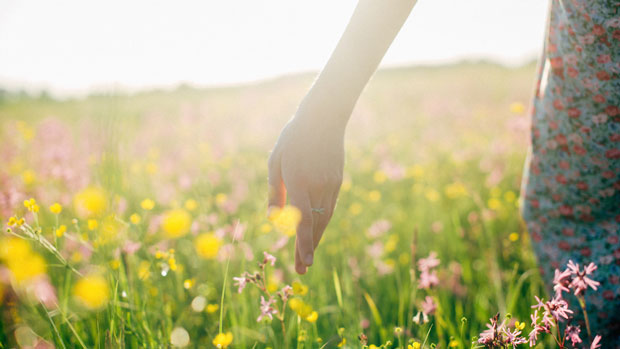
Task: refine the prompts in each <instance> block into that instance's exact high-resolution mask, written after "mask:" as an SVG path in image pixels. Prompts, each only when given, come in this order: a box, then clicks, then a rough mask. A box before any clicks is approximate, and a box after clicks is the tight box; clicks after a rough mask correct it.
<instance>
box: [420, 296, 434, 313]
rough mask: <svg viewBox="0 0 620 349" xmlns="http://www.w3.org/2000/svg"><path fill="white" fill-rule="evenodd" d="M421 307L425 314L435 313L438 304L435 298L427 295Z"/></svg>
mask: <svg viewBox="0 0 620 349" xmlns="http://www.w3.org/2000/svg"><path fill="white" fill-rule="evenodd" d="M421 307H422V312H423V313H424V314H428V315H433V314H434V313H435V310H436V309H437V304H435V301H434V300H433V298H431V297H430V296H426V298H424V301H422V304H421Z"/></svg>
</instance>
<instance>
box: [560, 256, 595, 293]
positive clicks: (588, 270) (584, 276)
mask: <svg viewBox="0 0 620 349" xmlns="http://www.w3.org/2000/svg"><path fill="white" fill-rule="evenodd" d="M568 269H569V270H570V272H571V274H572V275H573V276H574V277H573V281H572V282H571V286H572V287H573V288H574V290H575V296H578V295H580V294H583V293H584V292H585V291H586V290H587V289H588V287H591V288H592V289H593V290H596V287H597V286H599V285H600V284H601V283H600V282H598V281H594V280H592V279H590V278H589V277H588V275H591V274H592V273H593V272H594V271H595V270H596V269H597V266H596V264H594V263H590V264H588V265H587V266H585V267H584V268H583V271H581V270H579V264H575V263H573V261H572V260H569V261H568Z"/></svg>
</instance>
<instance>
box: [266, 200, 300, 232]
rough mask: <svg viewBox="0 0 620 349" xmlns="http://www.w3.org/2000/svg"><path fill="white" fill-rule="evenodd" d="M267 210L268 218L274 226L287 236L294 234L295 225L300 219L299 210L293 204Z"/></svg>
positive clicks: (295, 230)
mask: <svg viewBox="0 0 620 349" xmlns="http://www.w3.org/2000/svg"><path fill="white" fill-rule="evenodd" d="M270 210H271V211H270V212H269V220H270V221H271V222H272V223H273V225H274V227H275V228H276V229H277V230H278V231H279V232H281V233H283V234H284V235H287V236H294V235H295V234H296V232H297V225H298V224H299V222H300V221H301V211H299V209H298V208H297V207H295V206H290V205H287V206H284V207H283V208H279V207H272V208H271V209H270Z"/></svg>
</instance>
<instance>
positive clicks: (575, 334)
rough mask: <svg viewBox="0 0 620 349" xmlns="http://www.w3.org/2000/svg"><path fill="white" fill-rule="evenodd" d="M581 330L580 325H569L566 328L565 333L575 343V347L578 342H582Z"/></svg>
mask: <svg viewBox="0 0 620 349" xmlns="http://www.w3.org/2000/svg"><path fill="white" fill-rule="evenodd" d="M579 332H581V328H579V326H571V325H569V326H567V327H566V330H564V335H565V336H566V339H569V340H570V341H571V343H572V344H573V347H574V346H575V344H577V343H581V338H579Z"/></svg>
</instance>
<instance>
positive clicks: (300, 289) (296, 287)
mask: <svg viewBox="0 0 620 349" xmlns="http://www.w3.org/2000/svg"><path fill="white" fill-rule="evenodd" d="M292 286H293V294H296V295H298V296H305V295H306V293H308V286H306V285H304V284H302V283H301V282H299V281H293V285H292Z"/></svg>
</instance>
